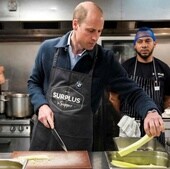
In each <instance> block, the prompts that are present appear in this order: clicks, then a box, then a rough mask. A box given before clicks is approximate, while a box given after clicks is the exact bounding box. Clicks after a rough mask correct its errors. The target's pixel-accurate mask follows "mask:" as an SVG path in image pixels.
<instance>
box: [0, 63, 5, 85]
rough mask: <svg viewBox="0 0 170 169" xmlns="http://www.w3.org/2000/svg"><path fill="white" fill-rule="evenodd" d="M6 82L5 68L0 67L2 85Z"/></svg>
mask: <svg viewBox="0 0 170 169" xmlns="http://www.w3.org/2000/svg"><path fill="white" fill-rule="evenodd" d="M4 82H5V75H4V67H3V66H0V85H1V84H3V83H4Z"/></svg>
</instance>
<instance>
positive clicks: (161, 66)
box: [122, 57, 170, 96]
mask: <svg viewBox="0 0 170 169" xmlns="http://www.w3.org/2000/svg"><path fill="white" fill-rule="evenodd" d="M154 61H155V67H156V74H157V77H158V79H159V80H161V81H162V83H164V95H167V96H170V68H169V66H168V65H167V64H166V63H164V62H162V61H161V60H159V59H158V58H154ZM135 62H136V57H133V58H131V59H129V60H127V61H125V62H124V63H123V64H122V66H123V67H124V68H125V69H126V71H127V72H128V74H129V76H130V75H134V69H135ZM135 75H136V76H139V77H145V78H148V79H151V78H152V79H155V73H154V67H153V62H149V63H141V62H137V69H136V74H135Z"/></svg>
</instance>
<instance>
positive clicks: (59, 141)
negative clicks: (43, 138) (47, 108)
mask: <svg viewBox="0 0 170 169" xmlns="http://www.w3.org/2000/svg"><path fill="white" fill-rule="evenodd" d="M48 124H49V122H48ZM49 126H50V124H49ZM50 127H51V126H50ZM51 133H52V134H53V136H54V137H55V139H56V140H57V142H58V143H59V145H60V146H61V147H62V149H63V150H64V151H65V152H67V151H68V150H67V147H66V145H65V144H64V142H63V140H62V139H61V137H60V135H59V134H58V132H57V130H56V129H55V128H51Z"/></svg>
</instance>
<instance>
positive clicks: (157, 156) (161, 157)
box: [105, 151, 170, 169]
mask: <svg viewBox="0 0 170 169" xmlns="http://www.w3.org/2000/svg"><path fill="white" fill-rule="evenodd" d="M116 153H117V151H107V152H105V155H106V159H107V162H108V165H109V168H110V169H113V168H118V167H116V166H114V165H112V164H111V162H112V160H118V161H122V162H128V163H132V164H136V165H151V164H152V165H156V166H163V167H166V168H167V167H170V156H169V154H168V153H166V152H161V151H147V152H146V151H134V152H132V153H130V154H128V155H127V156H124V157H120V156H118V155H117V154H116Z"/></svg>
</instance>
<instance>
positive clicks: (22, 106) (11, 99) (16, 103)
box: [6, 93, 33, 118]
mask: <svg viewBox="0 0 170 169" xmlns="http://www.w3.org/2000/svg"><path fill="white" fill-rule="evenodd" d="M32 113H33V108H32V105H31V102H30V98H29V95H28V94H24V93H14V94H11V95H8V103H7V111H6V115H7V116H8V117H17V118H24V117H29V116H31V115H32Z"/></svg>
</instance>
